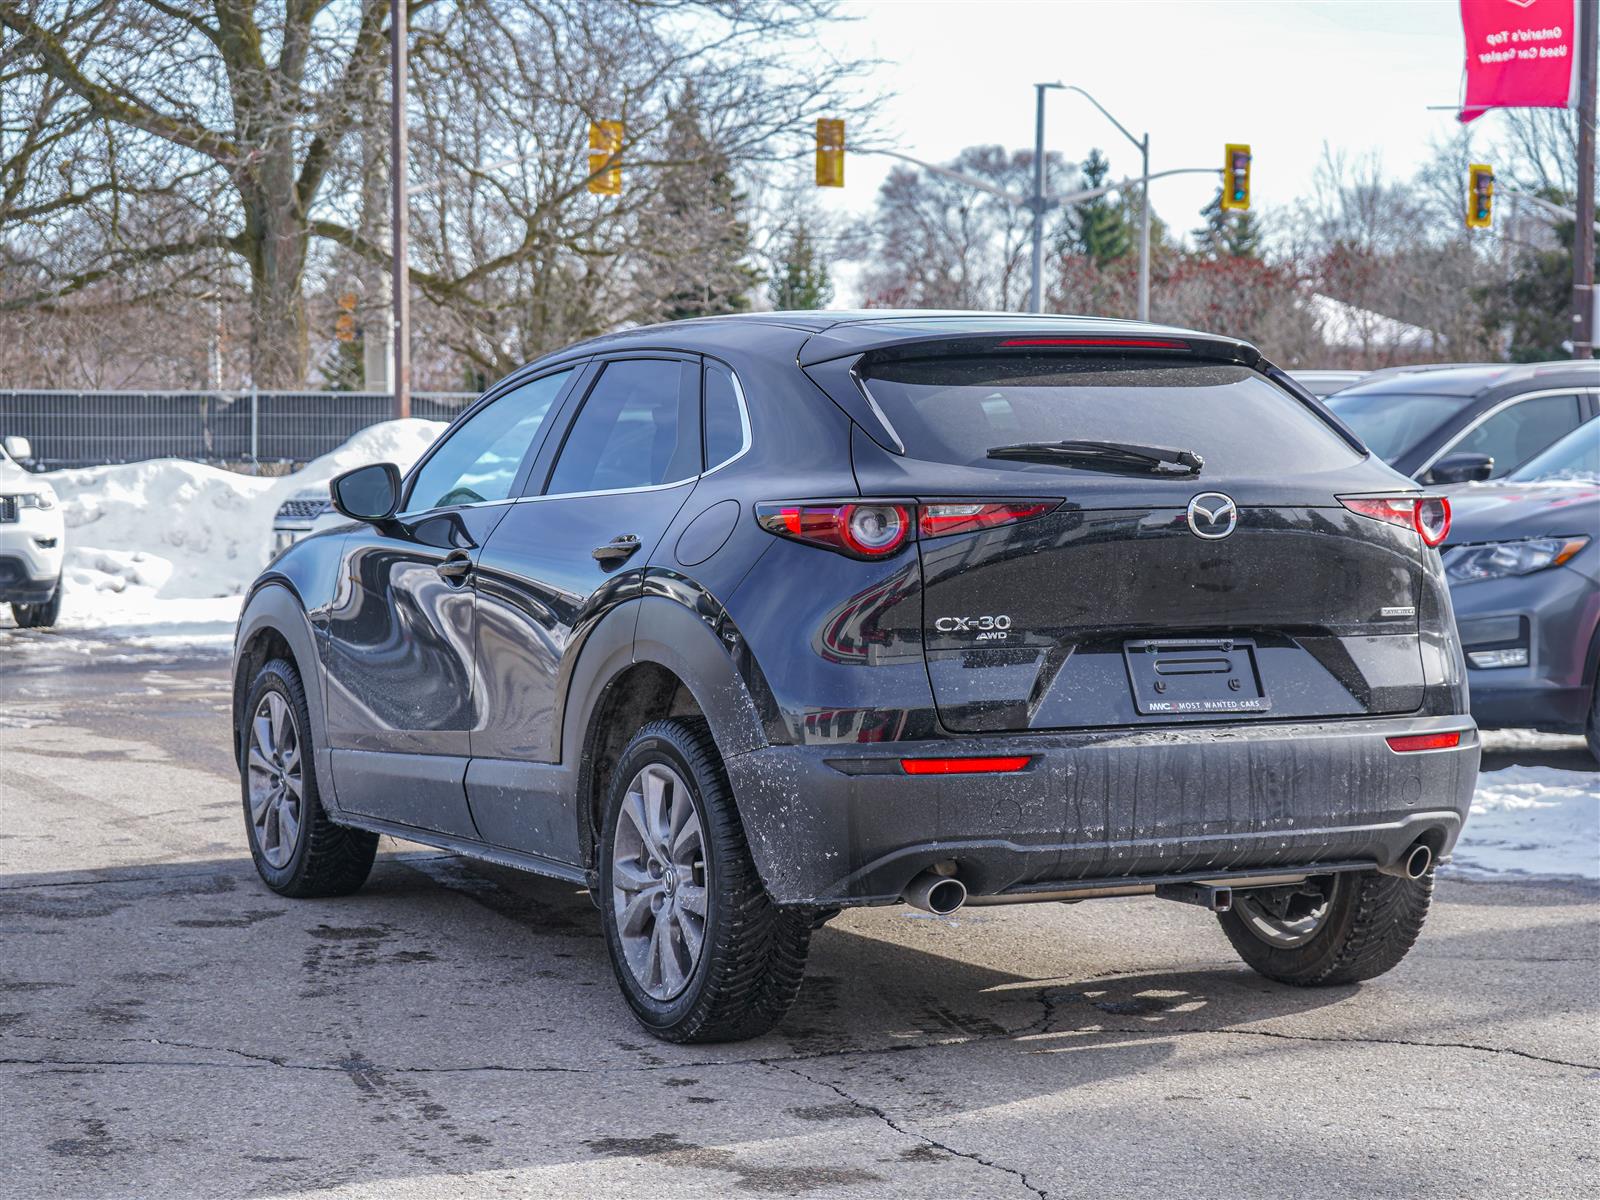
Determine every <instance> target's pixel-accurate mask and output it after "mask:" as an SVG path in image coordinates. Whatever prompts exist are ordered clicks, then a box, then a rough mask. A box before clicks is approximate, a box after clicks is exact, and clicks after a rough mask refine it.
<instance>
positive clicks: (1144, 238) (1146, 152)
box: [1139, 133, 1150, 321]
mask: <svg viewBox="0 0 1600 1200" xmlns="http://www.w3.org/2000/svg"><path fill="white" fill-rule="evenodd" d="M1139 153H1140V155H1142V156H1143V159H1144V169H1143V170H1142V171H1140V172H1139V174H1140V176H1141V177H1142V178H1143V179H1144V183H1143V184H1141V185H1140V187H1139V197H1140V199H1141V200H1143V202H1144V203H1143V208H1144V212H1143V213H1142V214H1141V215H1140V217H1139V320H1141V321H1148V320H1149V319H1150V135H1149V134H1148V133H1146V134H1145V135H1144V137H1143V138H1142V139H1140V142H1139Z"/></svg>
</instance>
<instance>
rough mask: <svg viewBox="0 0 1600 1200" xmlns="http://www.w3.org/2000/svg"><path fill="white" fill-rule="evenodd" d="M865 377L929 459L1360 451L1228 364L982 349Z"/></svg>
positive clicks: (1284, 460)
mask: <svg viewBox="0 0 1600 1200" xmlns="http://www.w3.org/2000/svg"><path fill="white" fill-rule="evenodd" d="M862 375H863V378H862V383H863V386H865V388H866V389H867V392H868V394H869V395H870V396H871V397H872V400H873V402H874V403H876V404H877V405H878V407H879V408H880V409H881V410H882V412H883V414H884V415H885V416H886V417H887V418H888V420H889V423H890V424H891V425H893V427H894V429H895V432H897V433H898V434H899V435H900V439H901V441H902V442H904V444H905V447H906V453H907V454H908V455H910V456H911V457H913V458H920V459H924V460H928V461H932V462H943V463H951V464H954V465H960V466H987V467H996V468H1009V469H1015V470H1032V471H1038V470H1040V469H1041V468H1040V466H1039V465H1037V464H1033V463H1023V462H1016V461H1010V460H999V459H992V458H990V457H988V452H989V451H990V450H991V449H993V448H995V447H1000V446H1007V445H1015V444H1017V443H1019V442H1058V441H1097V442H1121V443H1132V444H1137V445H1144V446H1160V447H1162V448H1167V449H1172V450H1189V451H1193V452H1194V453H1195V454H1198V455H1199V456H1200V457H1201V458H1203V459H1204V460H1205V464H1206V465H1205V471H1206V473H1207V474H1210V473H1213V472H1217V473H1229V474H1243V475H1259V474H1266V473H1275V472H1279V471H1288V470H1292V471H1297V472H1298V471H1319V470H1331V469H1335V468H1339V467H1345V466H1349V465H1350V464H1351V463H1354V462H1357V461H1359V459H1360V455H1359V454H1357V453H1356V451H1355V450H1354V449H1353V448H1352V447H1351V445H1350V444H1349V442H1347V441H1345V440H1344V438H1343V437H1341V436H1340V435H1339V434H1338V433H1336V432H1335V431H1334V430H1333V428H1332V427H1331V426H1330V425H1329V424H1328V423H1327V422H1326V421H1325V420H1323V419H1322V418H1321V417H1318V416H1317V415H1316V414H1315V413H1313V412H1312V411H1311V410H1310V409H1309V408H1307V407H1306V406H1305V405H1304V404H1302V403H1301V402H1300V401H1299V400H1297V399H1295V397H1293V396H1291V395H1290V394H1289V393H1288V392H1285V391H1284V390H1283V389H1281V388H1279V387H1277V386H1276V385H1275V384H1273V383H1271V382H1269V381H1268V380H1267V379H1266V378H1265V377H1264V376H1262V375H1260V374H1258V373H1257V372H1255V371H1252V370H1250V369H1249V368H1248V367H1241V366H1237V365H1234V364H1229V363H1195V362H1189V363H1181V364H1180V363H1172V362H1161V361H1149V360H1143V359H1120V360H1106V359H1083V358H1076V357H1069V356H1066V355H1055V356H1050V355H1007V356H1000V355H986V356H981V357H977V356H974V357H945V358H921V359H906V360H901V361H896V362H885V363H877V364H873V365H869V366H866V367H865V368H864V370H863V372H862ZM1045 469H1054V470H1072V469H1074V468H1073V467H1072V466H1071V465H1069V464H1059V465H1056V464H1050V465H1049V466H1047V467H1046V468H1045Z"/></svg>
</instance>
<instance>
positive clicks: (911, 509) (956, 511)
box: [756, 500, 1061, 559]
mask: <svg viewBox="0 0 1600 1200" xmlns="http://www.w3.org/2000/svg"><path fill="white" fill-rule="evenodd" d="M1060 503H1061V502H1060V501H1059V500H994V501H990V500H949V501H939V502H937V503H931V504H901V503H897V502H894V501H887V500H884V501H873V500H867V501H859V500H786V501H772V502H769V503H764V504H757V505H756V521H757V523H758V524H760V526H761V528H763V529H765V530H766V531H767V532H768V533H774V534H777V535H778V536H779V537H786V538H792V539H794V540H795V541H797V542H806V543H808V544H810V545H813V546H820V547H821V548H823V549H825V550H833V551H836V552H838V553H840V554H848V555H850V556H851V557H852V558H867V559H873V558H887V557H889V556H890V555H892V554H894V553H896V552H897V551H898V550H899V549H900V548H901V547H902V546H904V545H905V543H906V542H907V540H909V539H910V538H912V537H924V538H937V537H948V536H950V535H951V534H956V533H975V532H978V531H980V530H984V529H994V528H996V527H998V526H1001V525H1010V524H1013V523H1014V522H1017V521H1025V520H1027V519H1028V518H1029V517H1037V516H1039V515H1040V514H1042V513H1047V512H1050V511H1051V510H1052V509H1054V508H1055V507H1056V506H1057V505H1058V504H1060Z"/></svg>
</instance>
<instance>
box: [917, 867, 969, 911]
mask: <svg viewBox="0 0 1600 1200" xmlns="http://www.w3.org/2000/svg"><path fill="white" fill-rule="evenodd" d="M900 898H901V899H902V900H904V901H905V902H906V903H907V904H909V905H911V907H912V908H920V909H921V910H922V911H923V912H926V913H933V914H934V915H935V916H938V917H948V916H949V915H950V914H951V913H953V912H955V911H956V909H958V908H960V907H961V906H962V905H963V904H965V903H966V902H967V885H966V884H964V883H962V882H961V880H959V879H957V878H956V877H955V876H954V875H940V874H939V873H938V872H936V871H924V872H922V874H920V875H918V876H917V877H916V878H915V879H913V880H912V881H911V882H910V883H908V884H907V885H906V890H905V891H903V892H901V893H900Z"/></svg>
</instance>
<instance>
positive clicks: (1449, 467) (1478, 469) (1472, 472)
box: [1428, 454, 1494, 483]
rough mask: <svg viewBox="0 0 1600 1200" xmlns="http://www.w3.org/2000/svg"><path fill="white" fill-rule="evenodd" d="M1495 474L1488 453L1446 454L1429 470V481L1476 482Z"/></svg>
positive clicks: (1492, 460) (1492, 461) (1492, 462)
mask: <svg viewBox="0 0 1600 1200" xmlns="http://www.w3.org/2000/svg"><path fill="white" fill-rule="evenodd" d="M1493 474H1494V459H1492V458H1491V457H1489V455H1487V454H1446V455H1445V456H1444V457H1443V458H1441V459H1440V460H1439V461H1438V462H1436V463H1434V464H1433V469H1432V470H1430V471H1429V472H1428V482H1429V483H1475V482H1477V481H1478V480H1481V479H1487V478H1489V476H1491V475H1493Z"/></svg>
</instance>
